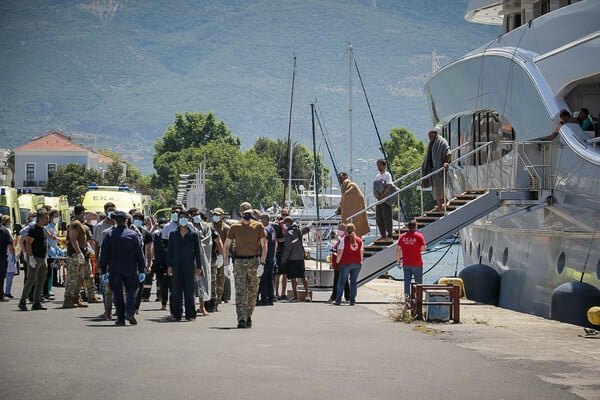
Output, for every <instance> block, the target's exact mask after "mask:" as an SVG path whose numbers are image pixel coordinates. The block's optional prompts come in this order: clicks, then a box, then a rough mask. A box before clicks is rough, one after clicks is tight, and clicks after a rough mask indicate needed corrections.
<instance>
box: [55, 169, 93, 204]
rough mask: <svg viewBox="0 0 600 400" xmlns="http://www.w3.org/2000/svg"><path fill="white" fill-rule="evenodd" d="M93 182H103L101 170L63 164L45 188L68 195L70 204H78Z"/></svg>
mask: <svg viewBox="0 0 600 400" xmlns="http://www.w3.org/2000/svg"><path fill="white" fill-rule="evenodd" d="M92 182H97V183H98V184H102V183H103V182H102V176H101V174H100V172H99V171H97V170H95V169H87V168H85V167H82V166H81V165H77V164H67V165H61V166H59V167H58V169H57V170H56V172H54V173H52V175H51V176H50V178H49V179H48V183H47V185H46V188H45V190H46V191H48V192H54V193H58V194H60V195H66V196H67V197H68V199H69V204H77V203H81V200H82V198H83V195H84V194H85V192H86V191H87V187H88V186H89V184H90V183H92Z"/></svg>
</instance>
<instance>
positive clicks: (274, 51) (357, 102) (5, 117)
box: [0, 0, 499, 172]
mask: <svg viewBox="0 0 600 400" xmlns="http://www.w3.org/2000/svg"><path fill="white" fill-rule="evenodd" d="M466 6H467V0H454V1H447V0H383V1H382V0H345V1H335V0H331V1H330V0H327V1H325V0H286V1H267V0H243V1H241V0H238V1H235V0H204V1H195V2H192V1H184V0H168V1H166V0H152V1H147V0H146V1H144V0H93V1H76V0H62V1H61V0H54V1H33V0H5V1H2V2H0V21H1V23H0V71H1V72H2V73H1V74H0V98H1V100H0V143H1V144H0V146H1V147H8V148H12V147H15V146H18V145H20V144H22V143H24V142H26V141H29V140H31V138H33V137H34V136H37V135H40V134H43V133H45V132H47V131H49V130H51V129H60V130H62V131H63V132H65V133H67V134H69V133H84V134H87V135H90V134H91V135H97V145H98V146H100V147H103V148H107V149H109V150H112V151H115V152H119V153H121V154H123V155H125V156H127V157H128V158H129V159H131V160H132V161H133V162H134V163H135V164H136V165H137V166H138V167H140V169H141V170H142V171H143V172H150V171H151V169H152V168H151V162H152V154H153V148H152V145H153V143H154V141H155V140H156V138H157V137H159V136H160V135H162V133H163V132H164V130H165V128H166V127H167V126H168V125H169V124H170V123H172V122H173V121H174V115H175V113H176V112H186V111H201V112H209V111H210V112H214V113H215V115H216V117H217V119H219V120H223V121H224V122H225V123H226V124H227V125H228V126H229V127H230V128H231V129H232V131H233V133H234V134H235V135H237V136H239V137H241V138H242V145H243V147H247V146H249V145H251V144H252V143H254V141H255V140H256V138H258V137H259V136H268V137H272V138H284V137H286V136H287V129H288V113H289V107H290V89H291V76H292V59H293V55H294V54H295V55H296V57H297V74H296V85H295V93H294V103H293V104H294V113H293V115H294V119H293V124H292V136H293V139H294V141H297V142H300V143H304V144H306V145H309V146H311V142H310V140H311V121H310V103H311V101H313V100H314V99H315V98H316V99H317V104H318V107H319V109H320V111H321V112H322V115H323V121H321V122H323V123H325V125H326V128H327V130H328V132H329V134H330V136H331V139H332V141H333V143H334V144H333V148H334V149H333V150H334V152H335V153H336V158H337V159H338V161H339V162H340V164H341V167H342V168H347V167H348V165H349V161H348V156H349V144H348V134H347V132H348V87H349V85H348V69H349V65H348V51H347V47H348V43H349V42H351V43H352V47H353V51H354V56H355V58H356V61H357V63H358V66H359V68H360V72H361V75H362V78H363V80H364V84H365V88H366V91H367V94H368V96H369V101H370V103H371V106H372V108H373V113H374V118H375V120H376V122H377V125H378V128H379V131H380V133H381V134H382V136H383V137H384V139H385V138H386V137H388V136H389V135H388V133H389V130H390V129H392V128H395V127H400V126H404V127H407V128H408V129H410V130H412V131H414V132H415V133H417V134H418V136H419V137H420V138H421V139H425V132H426V130H427V129H428V128H429V127H430V125H431V121H430V119H429V116H428V106H427V104H426V101H425V97H424V94H423V86H424V83H425V82H426V80H427V79H428V77H429V76H430V74H431V65H432V61H431V54H432V51H433V50H435V51H436V52H437V54H438V55H439V56H440V59H441V61H442V64H445V63H447V62H450V61H452V60H453V59H455V58H457V57H459V56H460V55H462V54H464V53H466V52H468V51H470V50H472V49H474V48H476V47H478V46H480V45H482V44H484V43H485V42H487V41H488V40H491V39H492V38H493V37H494V36H495V35H497V34H498V33H499V28H498V27H488V26H482V25H475V24H470V23H467V22H466V21H464V19H463V14H464V11H465V9H466ZM352 79H353V106H352V108H353V132H354V134H353V138H354V139H353V148H354V155H355V156H356V155H357V154H359V155H360V157H361V158H362V159H364V160H368V159H371V161H369V162H368V164H369V165H368V166H364V168H366V169H367V170H368V171H369V172H372V171H374V170H375V167H374V165H372V164H373V162H372V159H374V158H379V157H380V154H379V152H378V142H377V138H376V135H375V133H374V128H373V125H372V122H371V119H370V115H369V112H368V109H367V107H366V103H365V98H364V96H363V93H362V90H360V85H359V82H358V78H357V76H356V72H355V71H354V70H353V78H352ZM88 144H89V143H88ZM359 167H360V168H363V167H361V166H359Z"/></svg>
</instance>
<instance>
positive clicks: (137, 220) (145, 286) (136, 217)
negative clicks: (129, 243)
mask: <svg viewBox="0 0 600 400" xmlns="http://www.w3.org/2000/svg"><path fill="white" fill-rule="evenodd" d="M131 218H132V224H133V226H134V227H135V228H136V229H137V231H138V232H139V234H140V237H141V239H142V240H141V242H142V251H143V253H144V259H145V262H146V270H145V271H144V272H145V274H146V276H145V279H144V280H143V281H142V282H140V287H139V289H138V293H137V296H136V298H135V313H136V314H139V310H140V304H141V303H142V299H143V300H144V301H148V299H149V298H150V290H151V289H152V275H151V274H150V272H151V271H152V268H151V267H152V242H153V238H152V234H151V233H150V232H148V230H147V229H146V227H145V226H144V214H142V213H141V212H140V211H137V210H136V211H135V212H134V213H133V214H132V217H131Z"/></svg>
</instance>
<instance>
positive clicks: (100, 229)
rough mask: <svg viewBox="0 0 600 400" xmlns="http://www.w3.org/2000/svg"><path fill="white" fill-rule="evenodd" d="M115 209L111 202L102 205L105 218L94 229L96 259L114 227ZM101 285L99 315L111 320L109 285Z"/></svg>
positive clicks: (111, 304)
mask: <svg viewBox="0 0 600 400" xmlns="http://www.w3.org/2000/svg"><path fill="white" fill-rule="evenodd" d="M116 210H117V207H116V206H115V204H114V203H113V202H110V201H109V202H107V203H105V204H104V213H105V214H106V218H104V220H102V222H101V223H100V225H96V226H95V227H94V250H95V251H96V257H97V258H98V259H100V250H101V248H102V242H103V240H104V237H105V236H106V233H107V232H109V231H110V230H111V229H112V228H113V227H114V226H115V220H114V218H113V214H114V212H115V211H116ZM98 272H99V273H100V275H102V274H104V273H106V271H102V270H99V271H98ZM101 285H102V288H103V293H104V313H103V314H102V315H100V318H101V319H104V320H107V321H108V320H111V319H112V307H113V293H112V290H111V289H110V285H108V284H106V283H105V282H103V281H101Z"/></svg>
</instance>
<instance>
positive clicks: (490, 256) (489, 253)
mask: <svg viewBox="0 0 600 400" xmlns="http://www.w3.org/2000/svg"><path fill="white" fill-rule="evenodd" d="M492 258H494V248H493V247H492V246H490V251H488V262H489V263H491V262H492Z"/></svg>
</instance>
